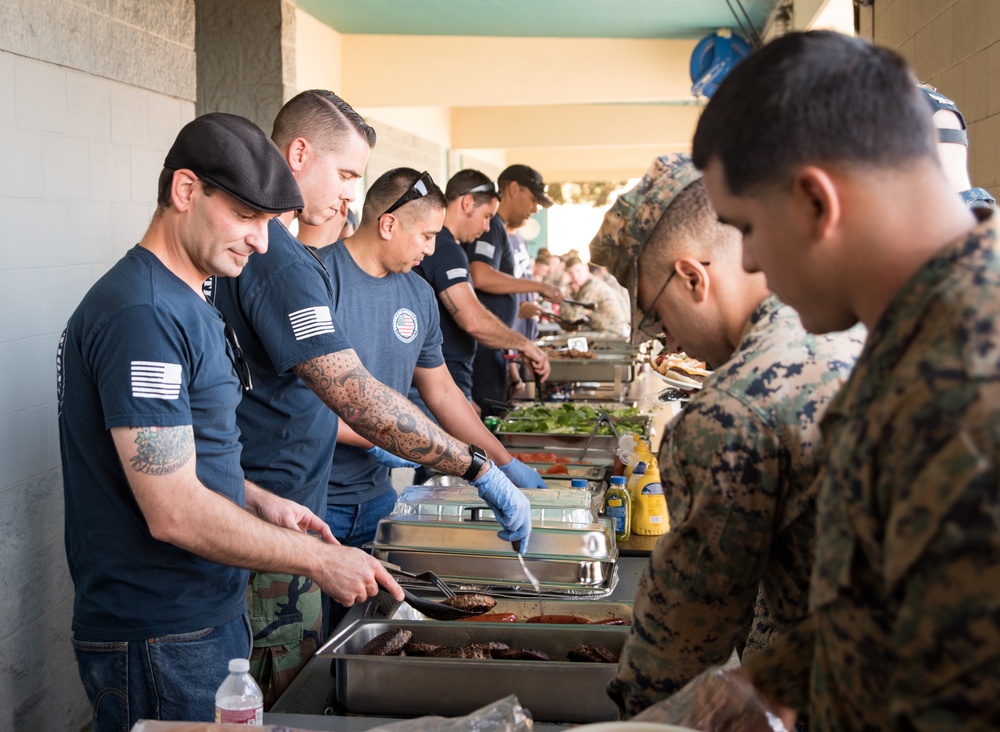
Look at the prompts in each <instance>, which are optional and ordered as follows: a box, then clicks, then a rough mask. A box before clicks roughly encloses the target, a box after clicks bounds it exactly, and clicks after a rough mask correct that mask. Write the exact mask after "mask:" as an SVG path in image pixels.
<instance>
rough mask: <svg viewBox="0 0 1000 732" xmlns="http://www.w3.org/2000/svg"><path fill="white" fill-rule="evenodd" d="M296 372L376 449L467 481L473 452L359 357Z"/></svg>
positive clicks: (313, 363)
mask: <svg viewBox="0 0 1000 732" xmlns="http://www.w3.org/2000/svg"><path fill="white" fill-rule="evenodd" d="M294 371H295V373H296V374H297V375H298V376H299V378H300V379H302V380H303V381H304V382H305V383H306V384H307V385H308V386H309V388H311V389H312V390H313V391H314V392H316V394H317V395H318V396H319V397H320V398H321V399H322V400H323V402H324V403H325V404H326V405H327V406H328V407H330V409H332V410H333V411H334V412H336V413H337V414H338V415H339V416H340V418H341V419H343V420H344V421H346V422H347V423H348V424H349V425H350V426H351V428H352V429H353V430H354V431H355V432H357V433H358V434H359V435H361V436H362V437H364V438H365V439H367V440H370V441H371V442H372V443H373V444H375V445H378V446H379V447H381V448H382V449H384V450H388V451H389V452H391V453H393V454H394V455H399V456H400V457H404V458H406V459H407V460H412V461H413V462H416V463H420V464H422V465H427V466H428V467H433V468H434V469H435V470H438V471H440V472H442V473H446V474H448V475H463V474H464V473H465V471H466V470H468V469H469V465H470V464H471V462H472V458H471V456H470V455H469V446H468V445H467V444H463V443H462V442H459V441H458V440H456V439H455V438H453V437H451V436H450V435H448V434H447V433H445V432H444V431H443V430H442V429H441V428H440V427H438V426H437V425H436V424H434V423H433V422H431V421H430V420H429V419H427V417H426V416H424V414H423V412H421V411H420V410H419V409H417V407H416V406H415V405H414V404H413V403H412V402H410V401H409V400H408V399H407V398H406V397H404V396H403V395H402V394H400V393H399V392H397V391H395V390H394V389H391V388H390V387H388V386H386V385H385V384H383V383H381V382H380V381H378V380H377V379H376V378H374V377H373V376H372V375H371V374H369V373H368V371H367V369H365V367H364V366H363V365H362V364H361V362H360V361H359V360H358V358H357V355H356V354H355V353H354V351H341V352H338V353H331V354H326V355H324V356H318V357H316V358H313V359H310V360H309V361H305V362H303V363H301V364H299V365H298V366H296V367H295V368H294ZM483 472H485V468H484V471H483Z"/></svg>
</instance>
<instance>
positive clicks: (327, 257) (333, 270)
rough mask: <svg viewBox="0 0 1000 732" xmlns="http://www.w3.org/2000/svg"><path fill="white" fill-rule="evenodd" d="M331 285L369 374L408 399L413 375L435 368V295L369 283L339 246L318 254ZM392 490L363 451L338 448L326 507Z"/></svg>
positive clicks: (390, 280)
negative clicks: (419, 371)
mask: <svg viewBox="0 0 1000 732" xmlns="http://www.w3.org/2000/svg"><path fill="white" fill-rule="evenodd" d="M317 254H318V255H319V257H320V259H322V260H323V263H324V264H326V267H327V269H328V270H329V271H330V277H331V279H332V281H333V309H334V315H335V316H336V318H337V322H338V323H340V325H341V328H343V330H344V332H345V333H346V335H347V337H348V338H350V340H351V342H352V343H353V344H354V349H355V351H356V352H357V354H358V358H360V359H361V363H363V364H364V365H365V368H366V369H368V371H369V373H371V375H372V376H374V377H375V378H376V379H378V380H379V381H381V382H382V383H383V384H386V385H388V386H391V387H392V388H393V389H395V390H396V391H398V392H400V393H401V394H406V393H407V391H408V390H409V388H410V383H411V382H412V380H413V370H414V369H415V368H417V367H419V368H426V369H431V368H437V367H438V366H441V365H442V364H443V363H444V358H442V356H441V328H440V326H439V322H438V309H437V305H435V303H434V299H435V298H434V292H433V291H432V290H431V288H430V287H429V286H428V285H427V283H426V282H424V281H423V280H422V279H421V278H420V277H419V276H418V275H416V274H414V273H413V272H408V273H406V274H389V275H386V276H385V277H372V276H371V275H370V274H368V273H367V272H365V271H364V270H363V269H361V267H359V266H358V265H357V263H356V262H355V261H354V259H353V258H352V257H351V253H350V252H349V251H348V250H347V247H346V246H345V245H344V243H343V242H338V243H336V244H332V245H331V246H328V247H323V248H322V249H319V250H317ZM389 490H392V480H391V478H390V477H389V469H388V468H386V467H385V466H383V465H382V464H381V463H379V462H378V460H376V459H375V458H373V457H372V456H370V455H368V454H367V453H366V451H365V450H362V449H361V448H357V447H353V446H351V445H340V446H338V447H337V452H336V454H335V455H334V457H333V470H332V472H331V474H330V483H329V489H328V494H327V502H328V503H331V504H335V505H356V504H358V503H362V502H364V501H368V500H371V499H372V498H376V497H377V496H379V495H381V494H382V493H385V492H386V491H389Z"/></svg>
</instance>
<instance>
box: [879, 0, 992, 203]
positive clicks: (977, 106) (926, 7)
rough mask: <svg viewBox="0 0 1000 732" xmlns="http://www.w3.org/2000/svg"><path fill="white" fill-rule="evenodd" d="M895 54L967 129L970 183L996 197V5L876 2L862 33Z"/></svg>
mask: <svg viewBox="0 0 1000 732" xmlns="http://www.w3.org/2000/svg"><path fill="white" fill-rule="evenodd" d="M860 35H862V36H863V37H865V38H869V39H873V40H874V41H875V42H876V43H879V44H881V45H884V46H888V47H890V48H894V49H896V50H898V51H899V52H900V53H902V55H903V56H904V57H905V58H906V59H907V61H909V62H910V63H911V64H912V65H913V67H914V69H915V71H916V73H917V76H918V77H919V78H921V79H922V80H924V81H926V82H927V83H928V84H931V85H933V86H936V87H937V88H938V89H939V90H940V91H941V93H942V94H945V95H947V96H949V97H951V98H952V99H954V100H955V102H956V104H958V108H959V109H960V110H962V115H963V116H964V117H965V121H966V123H967V124H968V125H969V174H970V177H971V179H972V184H973V185H976V186H982V187H983V188H986V189H988V190H990V191H991V192H992V194H993V195H994V197H996V196H998V195H1000V1H998V0H876V1H875V5H874V6H873V7H871V8H862V10H861V33H860Z"/></svg>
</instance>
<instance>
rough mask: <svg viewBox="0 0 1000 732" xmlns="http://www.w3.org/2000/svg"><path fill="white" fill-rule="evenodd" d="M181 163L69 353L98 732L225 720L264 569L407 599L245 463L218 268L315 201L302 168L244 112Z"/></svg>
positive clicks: (64, 429) (70, 430)
mask: <svg viewBox="0 0 1000 732" xmlns="http://www.w3.org/2000/svg"><path fill="white" fill-rule="evenodd" d="M163 166H164V167H163V171H162V172H161V174H160V179H159V186H158V192H157V206H156V212H155V213H154V214H153V220H152V222H151V223H150V225H149V228H148V229H147V231H146V233H145V234H144V235H143V237H142V239H141V241H140V242H139V243H138V244H137V245H136V246H135V247H134V248H133V249H131V250H129V252H128V253H127V254H126V255H125V256H124V257H123V258H122V259H121V260H120V261H119V262H118V263H117V264H116V265H115V266H114V267H112V268H111V270H110V271H109V272H108V273H107V274H106V275H105V276H104V277H102V278H101V279H100V280H98V282H97V283H96V284H95V285H94V286H93V287H92V288H91V290H90V291H89V292H88V293H87V295H86V296H85V297H84V299H83V301H82V302H81V303H80V306H79V307H78V308H77V310H76V311H75V312H74V313H73V315H72V316H71V317H70V319H69V323H68V324H67V326H66V330H65V332H64V334H63V338H62V342H61V343H60V346H59V354H58V367H59V373H58V377H59V382H58V399H59V437H60V448H61V455H62V469H63V484H64V492H65V495H64V498H65V524H66V526H65V529H66V532H65V538H66V555H67V559H68V561H69V568H70V575H71V576H72V578H73V583H74V586H75V590H76V594H75V599H74V603H73V639H72V642H73V650H74V654H75V657H76V662H77V666H78V668H79V673H80V679H81V681H82V682H83V685H84V688H85V689H86V691H87V695H88V697H89V699H90V702H91V704H92V706H93V726H94V730H95V731H96V732H107V731H110V730H115V731H116V732H118V731H119V730H126V729H130V728H131V727H132V726H133V725H134V724H135V723H136V722H137V721H138V720H139V719H163V720H177V721H204V722H210V721H212V720H213V719H214V714H215V711H214V709H215V691H216V689H217V688H218V687H219V684H221V683H222V680H223V679H224V678H225V677H226V674H227V669H226V663H227V661H228V660H229V659H231V658H246V657H247V656H248V655H249V653H250V644H251V638H250V633H249V625H248V621H247V606H246V601H245V599H244V595H245V591H246V585H247V575H248V573H247V570H246V569H244V568H248V567H254V568H258V569H263V570H267V571H272V572H294V573H297V574H299V575H301V576H303V577H309V578H310V581H315V582H316V583H317V584H318V585H319V586H321V587H322V588H323V589H325V590H326V591H327V592H330V593H335V594H337V595H339V596H341V597H344V596H352V595H355V594H357V593H360V592H365V591H366V590H365V588H366V587H367V586H368V585H369V584H370V583H375V582H379V583H381V584H383V585H384V586H386V587H387V588H389V589H390V591H391V592H392V593H393V595H394V596H397V597H400V598H401V597H402V594H401V591H400V588H399V587H398V586H397V585H396V584H395V583H394V582H393V580H392V578H391V577H389V576H388V575H387V574H386V573H385V570H384V569H383V568H382V567H381V566H379V565H378V564H377V563H376V562H374V560H372V559H371V558H370V557H364V556H363V555H362V554H361V553H360V552H354V553H356V554H357V555H358V556H357V557H356V558H352V557H349V556H348V554H349V553H351V552H353V550H347V549H345V548H344V547H342V546H340V545H339V544H338V543H337V541H336V540H335V539H334V538H333V536H332V535H331V533H330V531H329V529H328V528H327V527H326V525H325V524H324V523H323V521H322V519H320V518H319V517H318V516H317V515H316V513H315V512H314V511H310V510H309V509H308V508H306V507H304V506H301V505H298V504H296V503H293V502H291V501H289V500H286V499H284V498H280V497H278V496H276V495H274V494H272V493H270V492H269V491H266V490H263V489H261V488H260V487H258V486H257V485H255V484H253V483H251V482H249V481H246V480H245V479H244V474H243V471H242V470H241V469H240V444H239V430H238V429H237V425H236V407H237V404H238V403H239V402H240V396H241V393H243V390H244V389H249V388H250V387H251V376H250V375H249V373H248V372H247V370H246V364H245V363H244V362H243V360H242V356H241V351H240V347H239V344H238V343H237V341H236V339H235V338H234V337H233V334H232V331H231V330H230V329H229V327H228V326H227V325H226V321H225V319H224V318H223V317H222V315H221V314H220V313H219V311H218V310H216V309H215V308H214V307H213V306H212V303H211V301H206V298H205V296H204V294H203V292H202V283H203V282H204V281H205V279H206V278H207V277H209V276H210V275H217V276H220V277H231V278H235V277H237V276H238V275H240V273H241V272H242V271H243V270H244V268H245V267H246V266H247V263H248V260H250V261H252V260H255V259H257V258H259V257H263V256H265V255H264V252H265V251H267V249H268V224H269V222H270V221H271V220H272V218H273V217H274V215H275V214H278V213H282V212H284V211H289V210H295V209H298V208H300V207H301V206H302V196H301V194H300V193H299V188H298V186H297V185H296V183H295V179H294V177H293V176H292V174H291V172H290V171H289V170H288V166H287V165H286V164H285V161H284V160H283V159H282V157H281V154H280V153H279V152H278V150H277V148H275V146H274V144H273V143H272V142H271V141H270V140H268V139H267V137H266V136H265V135H264V133H263V132H262V131H261V130H260V129H259V128H257V127H256V126H255V125H254V124H253V123H252V122H250V121H249V120H246V119H244V118H242V117H237V116H235V115H229V114H208V115H204V116H202V117H198V118H196V119H195V120H193V121H192V122H190V123H188V124H187V125H185V126H184V128H183V129H182V130H181V131H180V133H179V134H178V136H177V139H176V140H175V141H174V144H173V145H172V146H171V148H170V151H169V152H168V153H167V157H166V160H164V163H163ZM241 384H242V388H241ZM307 532H313V533H314V534H318V535H319V537H320V538H321V539H322V541H317V540H316V537H315V536H311V535H310V534H309V533H307Z"/></svg>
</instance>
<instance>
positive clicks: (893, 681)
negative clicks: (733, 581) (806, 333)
mask: <svg viewBox="0 0 1000 732" xmlns="http://www.w3.org/2000/svg"><path fill="white" fill-rule="evenodd" d="M693 158H694V162H695V164H696V165H698V167H699V168H701V169H703V170H704V171H705V183H706V186H707V189H708V192H709V195H710V197H711V200H712V204H713V206H714V208H715V210H716V211H717V212H718V215H719V218H720V220H721V221H723V222H725V223H728V224H730V225H732V226H733V227H735V228H736V230H738V231H739V232H740V233H741V234H742V236H743V251H744V254H743V264H744V266H745V267H746V269H747V270H748V271H751V272H754V271H758V270H760V271H763V272H764V274H765V275H766V276H767V281H768V283H769V285H770V286H771V288H772V289H773V290H774V291H775V293H776V294H777V295H778V296H780V297H781V299H782V301H784V302H786V303H788V304H789V305H791V306H792V307H794V308H795V309H796V310H798V311H799V315H800V317H801V319H802V323H803V325H804V326H805V327H806V328H807V329H808V330H810V331H812V332H814V333H825V332H831V331H838V330H843V329H844V328H848V327H850V326H851V325H853V324H854V323H855V322H857V321H861V322H862V323H864V324H865V326H867V328H868V339H867V342H866V344H865V349H864V352H863V353H862V355H861V357H860V358H859V360H858V363H857V366H856V367H855V369H854V372H853V374H852V375H851V378H850V380H849V381H848V383H847V384H846V385H845V387H844V388H843V389H842V390H841V392H840V393H839V394H838V395H837V397H836V398H835V400H834V402H833V403H832V404H831V405H830V407H829V409H828V410H827V414H826V417H825V419H824V421H823V424H822V429H823V432H824V437H825V439H826V442H827V444H828V445H830V454H829V456H828V458H827V460H826V461H825V465H824V466H823V467H824V471H823V473H822V476H823V477H822V479H821V483H820V485H819V490H818V497H817V513H818V521H817V526H818V535H817V547H816V564H815V567H814V569H813V574H812V581H811V586H810V602H809V605H810V617H809V618H808V620H806V621H805V622H804V623H803V624H801V625H800V626H799V628H797V629H796V630H795V631H793V632H791V633H789V634H786V635H785V636H783V637H782V638H779V639H778V640H777V642H776V643H775V644H772V645H771V646H770V647H769V648H768V649H766V650H764V651H763V652H761V653H759V654H758V655H757V656H755V657H754V658H753V659H751V661H750V664H749V668H748V669H747V670H746V672H747V674H748V675H749V676H750V677H752V679H753V681H754V683H755V684H756V685H757V686H758V687H759V688H760V689H762V690H764V691H765V692H766V693H768V694H769V695H771V697H772V698H774V699H776V700H777V701H778V702H780V703H783V704H785V705H788V706H790V707H793V708H794V709H796V710H799V711H800V712H802V711H806V710H808V713H809V725H810V729H811V730H818V731H819V732H823V731H825V730H860V729H870V730H876V729H877V730H904V729H905V730H916V729H919V730H968V729H995V728H996V727H997V722H998V720H1000V694H998V693H997V692H998V690H1000V686H998V682H997V679H1000V592H998V591H997V588H998V587H1000V528H998V516H1000V498H998V491H997V485H998V481H1000V471H998V458H1000V435H998V432H997V425H1000V357H998V354H1000V298H998V297H997V293H998V292H1000V246H998V235H1000V232H998V227H997V221H996V215H995V213H994V212H993V211H992V210H990V209H983V210H981V211H980V210H977V211H976V212H975V213H973V211H971V210H970V209H969V208H968V207H967V206H966V205H965V204H964V202H963V201H962V200H961V199H960V198H959V197H958V196H956V195H955V193H954V190H953V188H952V186H951V185H950V183H949V181H948V179H947V177H946V176H945V174H944V172H943V171H942V168H941V163H940V160H939V158H938V153H937V150H936V149H935V135H934V128H933V126H932V122H931V113H930V110H929V109H928V105H927V102H926V100H925V99H924V98H923V95H922V94H921V92H920V91H918V90H917V88H916V87H915V86H914V84H913V73H912V71H911V70H910V69H909V67H908V66H907V64H906V62H905V61H904V60H903V59H902V58H901V57H900V56H899V55H897V54H896V53H894V52H892V51H890V50H887V49H884V48H879V47H875V46H872V45H870V44H869V43H867V42H866V41H864V40H862V39H856V38H849V37H847V36H842V35H839V34H836V33H830V32H819V31H817V32H810V33H792V34H789V35H787V36H785V37H782V38H779V39H777V40H775V41H772V42H771V43H769V44H768V45H766V46H764V48H762V49H761V50H759V51H757V52H755V53H754V54H753V55H751V56H750V57H748V58H747V59H745V60H744V61H743V62H741V63H740V64H739V65H738V66H736V67H735V68H734V70H733V71H732V73H731V74H730V75H729V76H728V77H727V78H726V80H725V81H724V82H723V83H722V85H721V86H720V87H719V90H718V91H717V92H716V93H715V95H714V96H713V97H712V100H711V101H710V102H709V104H708V106H707V107H706V109H705V110H704V112H703V114H702V116H701V118H700V120H699V122H698V127H697V131H696V133H695V138H694V148H693Z"/></svg>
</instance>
